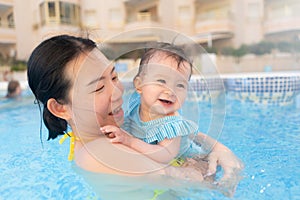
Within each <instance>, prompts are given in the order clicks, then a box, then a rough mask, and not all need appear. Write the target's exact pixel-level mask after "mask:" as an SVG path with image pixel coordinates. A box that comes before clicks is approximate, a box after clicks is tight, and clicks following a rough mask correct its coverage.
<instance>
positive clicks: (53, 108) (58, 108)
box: [47, 98, 71, 121]
mask: <svg viewBox="0 0 300 200" xmlns="http://www.w3.org/2000/svg"><path fill="white" fill-rule="evenodd" d="M47 108H48V110H49V111H50V112H51V113H52V114H53V115H54V116H56V117H59V118H62V119H65V120H67V121H68V120H69V119H70V118H71V117H70V113H69V110H68V109H67V105H66V104H60V103H58V102H57V101H56V100H55V99H53V98H51V99H49V100H48V101H47Z"/></svg>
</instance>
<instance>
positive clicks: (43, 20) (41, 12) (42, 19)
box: [40, 3, 46, 25]
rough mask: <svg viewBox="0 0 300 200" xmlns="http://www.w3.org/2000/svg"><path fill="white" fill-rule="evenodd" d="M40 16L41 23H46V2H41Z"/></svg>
mask: <svg viewBox="0 0 300 200" xmlns="http://www.w3.org/2000/svg"><path fill="white" fill-rule="evenodd" d="M40 18H41V24H42V25H44V24H45V23H46V18H45V3H41V4H40Z"/></svg>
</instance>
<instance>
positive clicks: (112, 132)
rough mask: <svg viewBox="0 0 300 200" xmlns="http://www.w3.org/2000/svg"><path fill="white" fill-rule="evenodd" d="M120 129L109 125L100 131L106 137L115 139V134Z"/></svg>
mask: <svg viewBox="0 0 300 200" xmlns="http://www.w3.org/2000/svg"><path fill="white" fill-rule="evenodd" d="M118 129H119V128H118V127H116V126H111V125H107V126H103V127H101V128H100V131H101V132H102V133H103V134H104V135H106V136H107V137H108V138H114V137H116V136H115V132H116V131H117V130H118Z"/></svg>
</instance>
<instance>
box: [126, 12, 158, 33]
mask: <svg viewBox="0 0 300 200" xmlns="http://www.w3.org/2000/svg"><path fill="white" fill-rule="evenodd" d="M152 26H155V27H158V26H161V25H160V23H159V20H158V17H157V16H156V15H153V14H152V13H150V12H139V13H136V15H133V16H131V17H130V18H128V19H127V23H126V26H125V29H126V30H131V29H134V28H139V27H152Z"/></svg>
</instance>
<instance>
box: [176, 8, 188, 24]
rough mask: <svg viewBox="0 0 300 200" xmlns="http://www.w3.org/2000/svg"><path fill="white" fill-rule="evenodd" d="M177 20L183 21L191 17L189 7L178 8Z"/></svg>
mask: <svg viewBox="0 0 300 200" xmlns="http://www.w3.org/2000/svg"><path fill="white" fill-rule="evenodd" d="M178 10H179V20H180V21H185V20H188V19H190V17H191V11H190V7H189V6H180V7H179V9H178Z"/></svg>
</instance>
